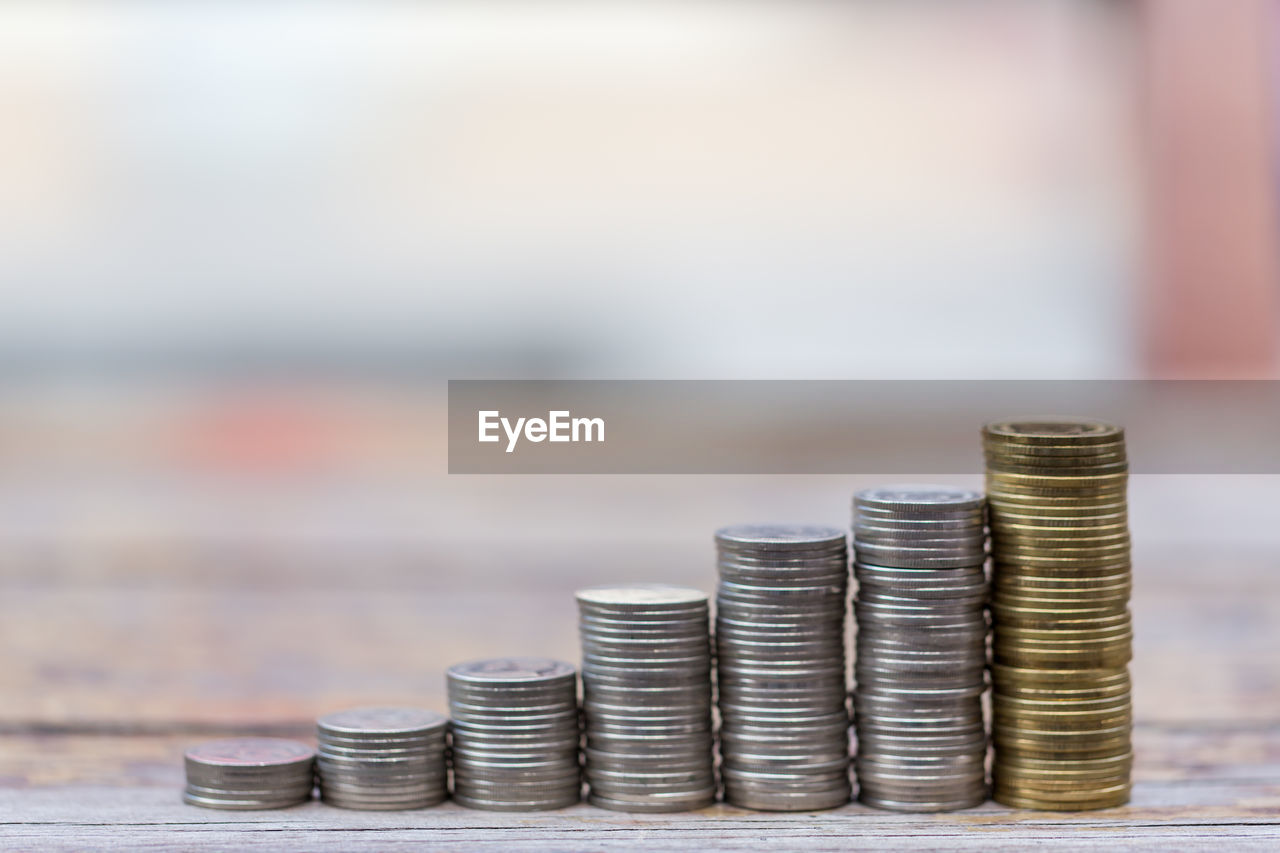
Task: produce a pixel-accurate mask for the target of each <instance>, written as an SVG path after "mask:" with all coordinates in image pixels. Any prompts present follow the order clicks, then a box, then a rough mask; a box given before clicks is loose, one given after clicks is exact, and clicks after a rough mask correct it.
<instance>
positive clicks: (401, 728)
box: [316, 708, 449, 810]
mask: <svg viewBox="0 0 1280 853" xmlns="http://www.w3.org/2000/svg"><path fill="white" fill-rule="evenodd" d="M446 728H448V720H446V719H445V718H444V717H442V716H441V715H439V714H436V713H434V712H432V711H423V710H419V709H417V708H355V709H352V710H350V711H338V712H336V713H333V714H326V715H325V716H323V717H321V718H320V719H318V720H316V739H317V740H318V741H319V746H320V748H319V751H318V753H319V754H318V756H317V758H316V776H317V778H318V780H319V783H320V798H321V799H322V800H324V801H325V802H326V803H328V804H330V805H333V806H339V807H341V808H346V809H367V810H375V809H376V810H392V809H420V808H424V807H425V806H431V805H435V804H436V803H439V802H441V801H442V800H444V798H445V797H447V796H448V795H449V785H448V773H447V771H446V769H445V757H444V751H445V729H446Z"/></svg>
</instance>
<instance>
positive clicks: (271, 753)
mask: <svg viewBox="0 0 1280 853" xmlns="http://www.w3.org/2000/svg"><path fill="white" fill-rule="evenodd" d="M315 757H316V752H315V750H314V749H312V748H311V747H309V746H307V745H306V744H303V743H298V742H297V741H292V740H284V739H282V738H274V737H241V738H224V739H222V740H214V741H209V742H208V743H202V744H200V745H199V746H195V747H192V748H191V749H189V750H187V752H186V755H185V756H184V761H183V763H184V764H185V765H186V771H187V787H186V790H185V791H183V794H182V799H183V801H184V802H186V803H189V804H190V805H193V806H202V807H204V808H207V809H234V810H237V811H244V810H250V809H282V808H285V807H286V806H296V805H297V804H298V803H302V802H306V801H307V800H309V799H311V790H312V789H313V788H314V787H315Z"/></svg>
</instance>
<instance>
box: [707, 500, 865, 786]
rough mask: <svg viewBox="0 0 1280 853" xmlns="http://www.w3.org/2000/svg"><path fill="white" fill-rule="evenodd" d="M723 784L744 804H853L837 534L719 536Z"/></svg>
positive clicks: (842, 569) (759, 531)
mask: <svg viewBox="0 0 1280 853" xmlns="http://www.w3.org/2000/svg"><path fill="white" fill-rule="evenodd" d="M716 545H717V547H718V550H719V555H720V559H719V566H720V586H719V592H718V596H717V599H716V654H717V683H718V685H719V693H720V695H719V706H720V719H721V725H720V755H721V776H722V777H723V779H724V789H725V800H726V801H728V802H729V803H732V804H733V805H737V806H743V807H745V808H753V809H765V810H791V811H810V810H814V809H825V808H834V807H836V806H839V805H842V804H844V803H846V802H848V801H849V796H850V794H851V792H852V790H851V785H850V783H849V711H848V685H847V682H846V680H845V638H844V621H845V611H846V610H847V607H848V600H847V597H846V596H847V593H848V586H849V567H848V564H847V562H846V560H847V553H848V552H847V546H846V543H845V534H844V531H841V530H837V529H835V528H830V527H807V526H787V525H742V526H738V527H728V528H725V529H723V530H721V531H719V532H718V533H717V534H716Z"/></svg>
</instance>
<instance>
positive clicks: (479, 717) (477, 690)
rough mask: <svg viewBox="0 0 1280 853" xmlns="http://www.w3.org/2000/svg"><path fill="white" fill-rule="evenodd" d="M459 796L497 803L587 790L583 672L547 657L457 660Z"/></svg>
mask: <svg viewBox="0 0 1280 853" xmlns="http://www.w3.org/2000/svg"><path fill="white" fill-rule="evenodd" d="M448 686H449V710H450V714H451V715H452V717H453V721H452V726H451V728H452V732H453V746H452V756H453V798H454V800H456V801H457V802H458V803H459V804H460V805H463V806H467V807H469V808H473V809H488V810H490V811H534V810H541V809H558V808H563V807H565V806H569V805H572V804H574V803H576V802H578V801H579V799H580V798H581V796H582V776H581V767H580V764H579V758H578V751H579V747H580V746H581V743H580V741H581V729H580V726H579V720H578V679H577V673H576V671H575V670H574V668H573V667H572V666H570V665H569V664H567V663H561V662H559V661H554V660H547V659H545V658H497V659H494V660H482V661H474V662H472V663H463V664H458V665H457V666H453V667H450V668H449V673H448Z"/></svg>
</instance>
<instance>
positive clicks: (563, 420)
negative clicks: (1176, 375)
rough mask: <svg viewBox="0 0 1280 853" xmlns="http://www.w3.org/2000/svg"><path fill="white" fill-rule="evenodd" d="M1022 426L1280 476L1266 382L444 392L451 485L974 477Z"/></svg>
mask: <svg viewBox="0 0 1280 853" xmlns="http://www.w3.org/2000/svg"><path fill="white" fill-rule="evenodd" d="M1023 415H1067V416H1075V417H1091V418H1098V419H1101V420H1105V421H1109V422H1111V423H1115V424H1119V425H1121V426H1123V427H1124V428H1125V431H1126V434H1127V438H1128V451H1129V458H1130V465H1131V471H1132V472H1133V473H1135V474H1273V473H1280V382H1275V381H1269V380H1240V381H1219V380H1185V381H1184V380H1177V381H1173V380H1167V381H1166V380H1115V381H981V380H973V381H968V380H960V381H956V380H943V381H902V380H884V381H877V380H850V381H760V382H756V381H697V380H695V381H666V380H621V381H607V380H599V381H597V380H589V381H541V380H531V381H487V380H483V381H481V380H453V381H450V382H449V472H450V473H452V474H886V475H912V474H919V475H927V474H973V473H979V472H981V471H982V444H981V441H980V439H979V431H980V429H981V426H982V424H984V423H986V422H988V421H992V420H998V419H1007V418H1011V417H1016V416H1023ZM522 419H523V420H522ZM504 420H505V424H504ZM482 434H483V436H484V438H485V440H481V437H482Z"/></svg>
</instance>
